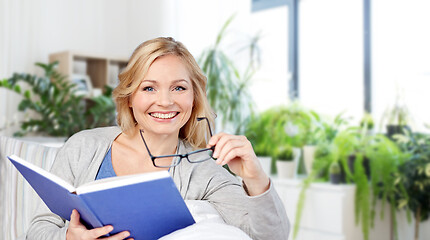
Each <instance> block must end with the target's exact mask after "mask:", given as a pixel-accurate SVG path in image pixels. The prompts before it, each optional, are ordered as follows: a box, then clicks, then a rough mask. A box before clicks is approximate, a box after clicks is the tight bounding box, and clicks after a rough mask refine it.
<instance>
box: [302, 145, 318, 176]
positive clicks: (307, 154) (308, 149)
mask: <svg viewBox="0 0 430 240" xmlns="http://www.w3.org/2000/svg"><path fill="white" fill-rule="evenodd" d="M316 149H317V148H316V146H314V145H306V146H303V161H304V162H305V168H306V172H307V173H308V174H310V173H311V171H312V164H313V162H314V159H315V150H316Z"/></svg>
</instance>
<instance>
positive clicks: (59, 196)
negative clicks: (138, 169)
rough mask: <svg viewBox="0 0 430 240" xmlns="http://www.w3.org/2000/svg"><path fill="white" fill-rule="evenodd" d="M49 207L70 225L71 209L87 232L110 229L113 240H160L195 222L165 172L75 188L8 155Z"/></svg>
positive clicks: (138, 175)
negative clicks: (120, 236)
mask: <svg viewBox="0 0 430 240" xmlns="http://www.w3.org/2000/svg"><path fill="white" fill-rule="evenodd" d="M8 158H9V160H10V161H11V162H12V163H13V165H15V167H16V168H17V169H18V171H19V172H21V174H22V175H23V176H24V178H25V179H26V180H27V182H28V183H29V184H30V185H31V186H32V187H33V189H34V190H35V191H36V192H37V194H39V196H40V198H42V200H43V201H44V202H45V204H46V205H47V206H48V208H49V209H50V210H51V211H52V212H53V213H55V214H57V215H59V216H61V217H62V218H64V219H67V220H70V215H71V213H72V210H73V209H76V210H78V212H79V213H80V215H81V222H82V223H83V224H84V225H85V226H87V228H88V229H92V228H96V227H102V226H105V225H112V226H113V227H114V230H113V231H112V232H111V233H110V235H113V234H115V233H118V232H121V231H125V230H127V231H130V234H131V235H130V237H133V238H134V239H143V240H152V239H158V238H160V237H162V236H164V235H167V234H169V233H171V232H174V231H176V230H179V229H182V228H185V227H187V226H189V225H192V224H194V223H195V221H194V219H193V217H192V215H191V213H190V211H189V210H188V208H187V206H186V204H185V202H184V200H183V199H182V197H181V195H180V193H179V191H178V189H177V187H176V185H175V183H174V182H173V179H172V178H171V177H170V175H169V173H168V172H167V171H160V172H151V173H144V174H136V175H128V176H121V177H112V178H105V179H102V180H97V181H94V182H91V183H88V184H85V185H82V186H79V187H77V188H75V187H73V186H72V185H71V184H69V183H67V182H66V181H64V180H63V179H61V178H59V177H57V176H55V175H54V174H52V173H50V172H48V171H46V170H44V169H42V168H40V167H37V166H35V165H33V164H31V163H29V162H27V161H25V160H23V159H21V158H19V157H17V156H15V155H12V156H8Z"/></svg>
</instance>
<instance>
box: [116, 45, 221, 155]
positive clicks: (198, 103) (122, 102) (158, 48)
mask: <svg viewBox="0 0 430 240" xmlns="http://www.w3.org/2000/svg"><path fill="white" fill-rule="evenodd" d="M170 54H172V55H175V56H178V57H179V58H180V59H181V60H182V62H183V64H184V65H185V66H186V67H187V69H188V73H189V75H190V80H191V83H192V86H193V90H194V91H193V92H194V104H193V110H192V113H191V116H190V119H189V120H188V122H187V123H186V124H185V125H184V126H183V127H182V128H181V129H180V131H179V137H180V138H182V139H184V140H185V141H187V142H189V143H190V144H191V145H192V146H193V147H194V148H204V147H206V139H207V138H208V136H209V135H208V134H209V132H208V126H207V124H206V122H205V121H203V122H202V123H199V121H197V117H207V118H208V120H209V123H211V125H213V123H214V113H213V111H212V109H211V107H210V106H209V103H208V100H207V98H206V81H207V80H206V77H205V75H204V74H203V72H202V70H201V69H200V67H199V65H198V64H197V62H196V60H195V59H194V57H193V56H192V55H191V53H190V52H189V51H188V50H187V49H186V48H185V46H184V45H183V44H182V43H181V42H178V41H175V40H174V39H173V38H171V37H167V38H166V37H159V38H155V39H152V40H148V41H146V42H143V43H142V44H140V45H139V46H138V47H137V48H136V49H135V50H134V52H133V54H132V55H131V57H130V60H129V62H128V64H127V67H126V68H125V69H124V70H123V71H122V72H121V73H120V74H119V75H118V78H119V84H118V86H117V87H116V88H115V89H114V91H113V98H114V101H115V103H116V110H117V112H118V115H117V123H118V125H119V126H120V127H121V130H122V131H123V132H125V133H128V132H130V131H132V130H133V129H134V128H135V126H136V120H135V118H134V116H133V112H132V111H133V110H132V109H131V108H130V107H129V100H130V97H131V95H132V94H133V93H134V92H135V91H136V90H137V88H138V87H139V85H140V83H141V80H142V79H143V78H144V76H146V74H147V73H148V69H149V67H150V66H151V64H152V63H153V62H154V61H155V60H156V59H157V58H159V57H162V56H166V55H170Z"/></svg>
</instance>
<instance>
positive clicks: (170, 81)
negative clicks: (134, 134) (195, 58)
mask: <svg viewBox="0 0 430 240" xmlns="http://www.w3.org/2000/svg"><path fill="white" fill-rule="evenodd" d="M193 101H194V92H193V87H192V83H191V79H190V76H189V73H188V70H187V68H186V66H185V65H184V64H183V63H182V60H181V59H180V58H179V57H177V56H175V55H166V56H163V57H160V58H158V59H156V60H155V61H154V62H153V63H152V64H151V66H150V67H149V70H148V73H147V74H146V76H144V78H143V79H142V80H141V84H140V85H139V87H138V89H137V90H136V91H135V92H134V93H133V94H132V96H131V98H130V103H129V105H130V107H131V108H132V109H133V115H134V118H135V119H136V121H137V124H138V127H139V128H140V129H143V130H144V132H145V133H153V134H157V135H160V134H161V135H171V134H175V135H176V136H178V134H179V130H180V128H181V127H183V126H184V125H185V124H186V123H187V121H188V119H189V118H190V116H191V112H192V109H193Z"/></svg>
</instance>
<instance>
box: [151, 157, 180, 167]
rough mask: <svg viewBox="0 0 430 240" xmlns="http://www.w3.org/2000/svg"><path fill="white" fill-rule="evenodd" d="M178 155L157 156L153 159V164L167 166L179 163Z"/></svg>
mask: <svg viewBox="0 0 430 240" xmlns="http://www.w3.org/2000/svg"><path fill="white" fill-rule="evenodd" d="M180 159H181V158H179V157H157V158H155V159H154V163H155V166H157V167H163V168H169V167H174V166H176V165H178V164H179V161H180Z"/></svg>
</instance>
